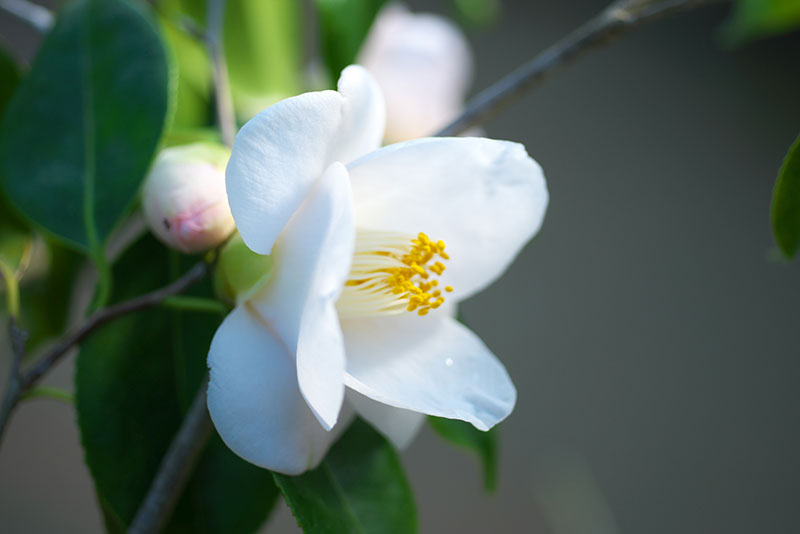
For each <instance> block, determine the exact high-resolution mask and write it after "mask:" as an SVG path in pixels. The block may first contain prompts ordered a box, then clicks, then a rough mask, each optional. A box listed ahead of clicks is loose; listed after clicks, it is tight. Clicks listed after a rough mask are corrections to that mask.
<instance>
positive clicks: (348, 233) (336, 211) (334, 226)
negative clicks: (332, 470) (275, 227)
mask: <svg viewBox="0 0 800 534" xmlns="http://www.w3.org/2000/svg"><path fill="white" fill-rule="evenodd" d="M354 239H355V221H354V212H353V205H352V198H351V193H350V181H349V177H348V175H347V170H346V169H345V167H344V166H343V165H342V164H341V163H334V164H332V165H331V166H330V167H328V169H327V170H326V171H325V173H324V174H323V176H322V178H321V179H320V180H319V183H318V184H317V185H316V187H315V188H314V189H313V190H312V191H311V193H310V194H309V195H308V198H306V199H305V201H304V202H303V204H302V205H301V206H300V208H299V209H298V210H297V213H295V214H294V216H293V217H292V219H291V220H290V221H289V224H288V225H287V226H286V228H285V229H284V231H283V232H281V234H280V237H279V238H278V241H277V243H276V244H275V250H274V253H273V255H272V256H273V259H274V263H273V271H272V275H271V278H270V280H269V281H268V282H267V284H266V285H265V287H264V288H263V289H261V290H260V291H259V292H258V293H256V294H255V295H254V296H253V297H251V299H250V303H251V305H252V306H253V308H254V309H256V310H257V311H258V313H259V315H260V316H261V318H262V319H263V321H264V323H265V324H266V325H268V326H269V327H270V328H271V329H273V330H274V331H275V333H276V334H277V335H278V336H279V337H280V339H281V340H282V341H283V343H284V345H285V346H286V348H287V351H288V352H289V354H291V355H296V358H297V377H298V382H299V385H300V391H301V392H302V394H303V396H304V397H305V399H306V401H308V404H309V406H310V407H311V409H312V411H313V412H314V414H315V415H316V416H317V417H318V418H319V420H320V423H321V424H322V425H323V426H324V427H325V428H327V429H330V428H332V427H333V426H334V425H335V424H336V421H337V417H338V414H339V410H340V408H341V405H342V401H343V399H344V385H343V380H344V368H345V355H344V342H343V340H342V332H341V328H340V326H339V319H338V317H337V315H336V308H335V303H336V299H337V298H338V297H339V294H340V293H341V291H342V287H343V286H344V283H345V280H346V278H347V274H348V272H349V271H350V263H351V261H352V258H353V246H354Z"/></svg>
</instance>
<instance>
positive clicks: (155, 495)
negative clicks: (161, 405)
mask: <svg viewBox="0 0 800 534" xmlns="http://www.w3.org/2000/svg"><path fill="white" fill-rule="evenodd" d="M207 388H208V376H206V378H205V379H204V380H203V383H202V384H200V389H199V390H198V391H197V394H196V395H195V397H194V400H193V401H192V406H191V408H189V412H188V413H187V414H186V417H185V418H184V419H183V423H182V424H181V427H180V429H178V433H177V434H176V435H175V439H174V440H173V441H172V443H171V444H170V446H169V449H168V450H167V453H166V454H165V455H164V458H163V460H161V465H160V466H159V467H158V472H157V474H156V477H155V478H154V479H153V483H152V485H151V486H150V489H149V490H148V491H147V495H146V496H145V499H144V501H143V502H142V504H141V506H140V507H139V510H138V511H137V512H136V517H134V518H133V523H131V527H130V529H129V530H128V534H156V533H157V532H159V531H160V530H161V528H162V527H163V526H164V525H165V524H166V522H167V520H168V519H169V518H170V516H171V515H172V510H173V508H174V507H175V504H176V503H177V500H178V497H179V496H180V494H181V493H182V491H183V488H184V487H185V486H186V482H187V481H188V480H189V475H190V474H191V472H192V469H193V468H194V465H195V463H196V462H197V460H198V458H199V457H200V454H201V453H202V452H203V448H204V447H205V444H206V441H208V437H209V436H210V435H211V419H210V418H209V416H208V408H206V389H207Z"/></svg>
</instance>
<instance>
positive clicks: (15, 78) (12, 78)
mask: <svg viewBox="0 0 800 534" xmlns="http://www.w3.org/2000/svg"><path fill="white" fill-rule="evenodd" d="M19 79H20V76H19V69H18V68H17V64H16V63H14V60H13V59H11V57H10V56H9V55H8V54H6V52H5V50H3V49H1V48H0V114H2V113H3V109H5V107H6V104H7V103H8V101H9V99H10V98H11V95H12V94H13V93H14V89H16V88H17V84H18V83H19Z"/></svg>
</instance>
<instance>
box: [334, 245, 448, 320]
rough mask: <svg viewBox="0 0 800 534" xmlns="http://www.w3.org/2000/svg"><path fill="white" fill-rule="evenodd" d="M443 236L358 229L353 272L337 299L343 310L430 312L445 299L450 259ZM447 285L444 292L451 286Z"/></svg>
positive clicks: (360, 312) (359, 312) (352, 312)
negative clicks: (445, 276) (433, 237)
mask: <svg viewBox="0 0 800 534" xmlns="http://www.w3.org/2000/svg"><path fill="white" fill-rule="evenodd" d="M448 259H450V256H448V255H447V253H446V252H445V244H444V241H441V240H440V241H433V240H431V239H430V238H429V237H428V236H427V235H425V234H423V233H420V234H418V235H417V237H416V238H414V237H410V236H408V235H405V234H396V233H394V232H377V231H360V232H358V234H357V237H356V250H355V254H354V257H353V266H352V268H351V271H350V277H349V279H348V280H347V282H346V283H345V288H344V291H343V292H342V296H341V297H340V299H339V302H338V303H337V308H338V309H339V314H340V315H344V316H363V315H374V314H382V313H402V312H403V311H409V312H417V314H418V315H427V314H428V313H429V312H430V311H431V310H435V309H436V308H438V307H440V306H441V305H442V304H444V301H445V298H444V295H443V291H442V290H441V289H440V288H439V287H438V286H439V281H438V280H436V279H434V278H432V277H433V276H434V275H435V276H440V275H441V274H442V273H443V272H444V270H445V269H446V267H445V265H444V264H443V263H442V261H440V260H445V261H446V260H448ZM451 291H453V288H452V287H451V286H445V288H444V292H451Z"/></svg>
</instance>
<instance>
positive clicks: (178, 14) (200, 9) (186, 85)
mask: <svg viewBox="0 0 800 534" xmlns="http://www.w3.org/2000/svg"><path fill="white" fill-rule="evenodd" d="M205 4H206V2H205V0H160V1H159V2H158V9H159V13H160V14H161V20H162V25H163V27H164V29H165V32H166V36H167V38H168V40H169V42H170V45H171V48H172V50H173V51H174V54H175V56H176V58H177V62H178V65H179V67H178V72H179V75H178V103H177V111H176V120H175V127H176V128H186V127H197V126H204V125H208V124H211V123H213V117H212V114H211V111H212V109H213V106H212V103H211V97H212V89H211V80H212V72H211V63H210V61H209V58H208V54H207V53H206V50H205V43H204V42H203V40H202V39H203V36H202V33H203V32H204V31H205V30H204V28H205V23H206V20H205V16H206V10H205ZM300 7H301V6H300V4H299V3H298V2H297V1H296V0H270V1H269V2H264V1H263V0H237V1H235V2H227V4H226V11H225V21H224V27H223V32H224V35H223V45H224V49H225V61H226V63H227V67H228V76H229V79H230V84H231V92H232V93H233V103H234V107H235V109H236V114H237V117H238V118H239V120H240V121H242V122H244V121H246V120H248V119H250V118H251V117H252V116H253V115H255V114H256V113H258V112H259V111H261V110H262V109H264V108H266V107H267V106H269V105H271V104H274V103H275V102H277V101H278V100H281V99H283V98H286V97H288V96H292V95H294V94H296V93H297V92H299V91H300V89H301V78H300V76H301V73H302V68H301V60H302V57H301V56H302V47H301V35H300V25H299V12H300ZM192 31H194V32H195V33H199V34H197V35H193V34H192Z"/></svg>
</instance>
